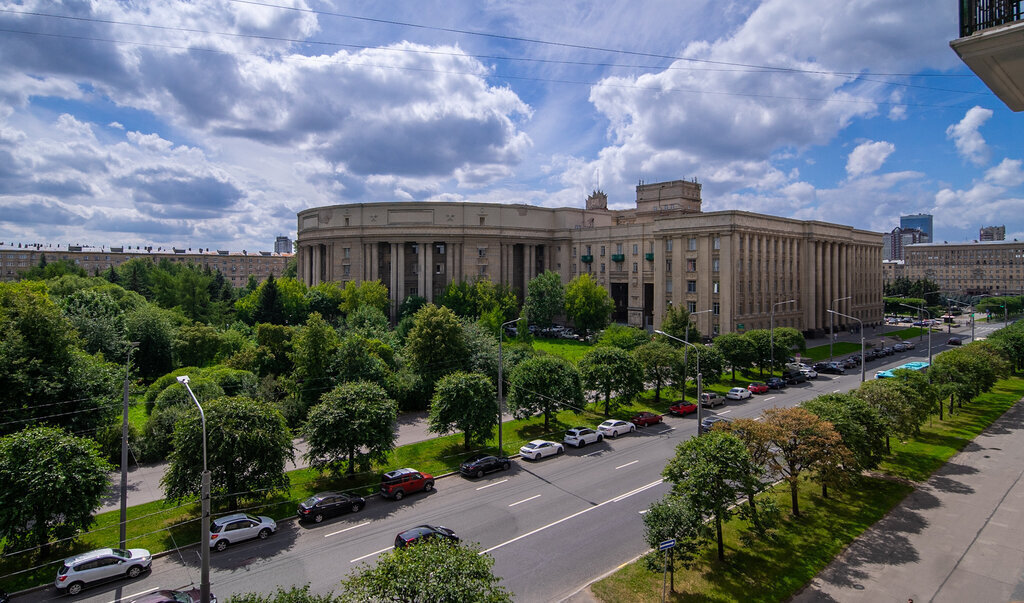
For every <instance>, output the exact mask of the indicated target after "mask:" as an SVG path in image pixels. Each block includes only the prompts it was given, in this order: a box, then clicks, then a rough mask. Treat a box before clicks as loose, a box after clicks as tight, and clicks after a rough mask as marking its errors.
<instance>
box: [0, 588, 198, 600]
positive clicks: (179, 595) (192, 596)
mask: <svg viewBox="0 0 1024 603" xmlns="http://www.w3.org/2000/svg"><path fill="white" fill-rule="evenodd" d="M201 600H202V596H201V591H200V590H199V589H198V588H190V589H188V590H185V589H182V590H155V591H153V592H151V593H146V594H144V595H142V596H141V597H139V598H138V599H135V600H133V601H132V603H199V602H200V601H201ZM0 603H2V602H0ZM210 603H217V595H215V594H213V593H210Z"/></svg>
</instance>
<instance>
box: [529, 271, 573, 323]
mask: <svg viewBox="0 0 1024 603" xmlns="http://www.w3.org/2000/svg"><path fill="white" fill-rule="evenodd" d="M564 311H565V287H563V286H562V277H561V275H559V274H558V273H557V272H554V271H551V270H545V271H544V272H543V273H541V274H538V275H537V276H535V277H533V278H532V279H530V282H529V283H527V285H526V300H525V301H524V302H523V314H525V315H526V316H527V317H529V319H530V321H531V322H533V324H535V325H537V326H539V327H542V328H543V327H550V326H551V323H552V321H553V320H554V319H555V317H556V316H558V315H560V314H561V313H562V312H564Z"/></svg>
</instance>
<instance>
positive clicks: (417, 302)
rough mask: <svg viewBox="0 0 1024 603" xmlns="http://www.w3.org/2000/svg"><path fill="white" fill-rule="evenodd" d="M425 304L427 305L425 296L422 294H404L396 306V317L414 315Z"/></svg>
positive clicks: (401, 317) (400, 318)
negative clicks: (403, 297)
mask: <svg viewBox="0 0 1024 603" xmlns="http://www.w3.org/2000/svg"><path fill="white" fill-rule="evenodd" d="M425 305H427V298H425V297H423V296H422V295H406V296H405V299H403V300H402V303H401V304H400V305H399V306H398V319H399V320H402V319H403V318H405V317H406V316H413V315H415V314H416V313H417V312H419V310H420V308H422V307H423V306H425Z"/></svg>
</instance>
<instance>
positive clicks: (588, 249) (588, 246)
mask: <svg viewBox="0 0 1024 603" xmlns="http://www.w3.org/2000/svg"><path fill="white" fill-rule="evenodd" d="M586 255H593V254H592V253H590V245H587V253H586Z"/></svg>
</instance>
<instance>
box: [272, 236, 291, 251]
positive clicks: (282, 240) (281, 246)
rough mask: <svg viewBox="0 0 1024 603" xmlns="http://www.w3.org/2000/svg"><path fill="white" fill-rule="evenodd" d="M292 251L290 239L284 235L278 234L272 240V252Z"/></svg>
mask: <svg viewBox="0 0 1024 603" xmlns="http://www.w3.org/2000/svg"><path fill="white" fill-rule="evenodd" d="M292 251H294V249H293V248H292V240H291V239H289V238H288V237H286V236H279V237H277V239H275V240H274V253H291V252H292Z"/></svg>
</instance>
